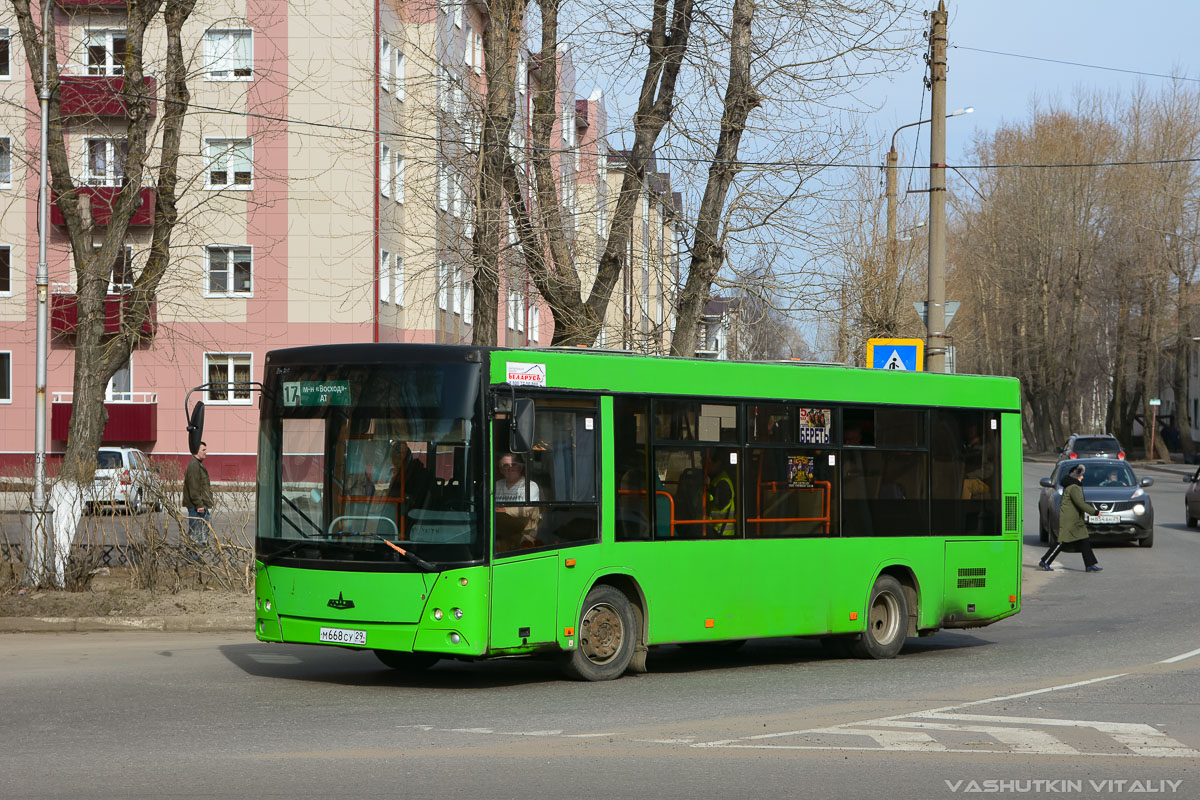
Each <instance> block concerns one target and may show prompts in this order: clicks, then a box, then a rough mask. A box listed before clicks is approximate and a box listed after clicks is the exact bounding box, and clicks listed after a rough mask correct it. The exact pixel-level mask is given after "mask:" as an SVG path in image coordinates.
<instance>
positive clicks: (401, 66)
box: [394, 45, 408, 102]
mask: <svg viewBox="0 0 1200 800" xmlns="http://www.w3.org/2000/svg"><path fill="white" fill-rule="evenodd" d="M395 56H396V74H395V76H394V78H395V81H396V99H397V100H399V101H400V102H404V93H405V83H404V70H405V68H406V67H407V66H408V62H407V60H406V59H405V58H404V51H403V50H401V49H400V47H399V45H397V46H396V49H395Z"/></svg>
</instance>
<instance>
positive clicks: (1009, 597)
mask: <svg viewBox="0 0 1200 800" xmlns="http://www.w3.org/2000/svg"><path fill="white" fill-rule="evenodd" d="M1008 602H1010V603H1015V602H1017V596H1016V595H1015V594H1010V595H1009V596H1008Z"/></svg>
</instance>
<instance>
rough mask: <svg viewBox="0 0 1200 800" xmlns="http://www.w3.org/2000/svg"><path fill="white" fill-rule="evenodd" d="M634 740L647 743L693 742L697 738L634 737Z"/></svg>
mask: <svg viewBox="0 0 1200 800" xmlns="http://www.w3.org/2000/svg"><path fill="white" fill-rule="evenodd" d="M634 741H635V742H645V743H646V744H691V743H692V742H694V741H695V739H634Z"/></svg>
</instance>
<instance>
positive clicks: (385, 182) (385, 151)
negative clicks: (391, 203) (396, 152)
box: [379, 143, 392, 198]
mask: <svg viewBox="0 0 1200 800" xmlns="http://www.w3.org/2000/svg"><path fill="white" fill-rule="evenodd" d="M379 193H380V194H381V195H383V196H384V197H387V198H390V197H391V196H392V148H391V147H389V146H388V145H386V144H382V143H381V144H380V145H379Z"/></svg>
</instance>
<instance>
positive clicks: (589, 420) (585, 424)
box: [583, 417, 592, 431]
mask: <svg viewBox="0 0 1200 800" xmlns="http://www.w3.org/2000/svg"><path fill="white" fill-rule="evenodd" d="M583 427H584V429H585V430H589V431H590V430H591V429H592V418H591V417H587V418H585V419H584V420H583Z"/></svg>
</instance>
